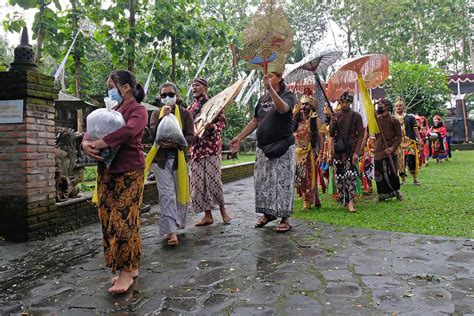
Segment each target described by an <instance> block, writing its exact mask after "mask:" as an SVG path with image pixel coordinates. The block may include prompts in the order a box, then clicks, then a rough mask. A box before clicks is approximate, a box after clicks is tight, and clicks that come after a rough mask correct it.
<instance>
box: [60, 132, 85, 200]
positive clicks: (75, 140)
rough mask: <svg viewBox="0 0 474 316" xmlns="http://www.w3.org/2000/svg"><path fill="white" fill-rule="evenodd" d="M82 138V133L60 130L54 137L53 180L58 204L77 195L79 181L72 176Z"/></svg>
mask: <svg viewBox="0 0 474 316" xmlns="http://www.w3.org/2000/svg"><path fill="white" fill-rule="evenodd" d="M83 136H84V135H83V134H82V133H77V132H75V131H73V130H67V129H60V130H59V131H58V134H57V135H56V164H55V167H56V173H55V180H56V201H58V202H59V201H64V200H66V199H68V198H73V197H77V196H78V194H79V187H78V184H79V179H78V178H76V177H74V176H73V170H74V166H75V163H76V159H77V156H78V153H80V145H81V142H82V138H83Z"/></svg>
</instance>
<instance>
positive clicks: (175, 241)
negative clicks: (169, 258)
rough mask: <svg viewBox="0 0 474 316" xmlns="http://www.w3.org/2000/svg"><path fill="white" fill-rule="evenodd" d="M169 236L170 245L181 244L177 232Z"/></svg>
mask: <svg viewBox="0 0 474 316" xmlns="http://www.w3.org/2000/svg"><path fill="white" fill-rule="evenodd" d="M169 236H170V238H168V246H177V245H178V244H179V241H178V236H177V235H176V234H175V233H172V234H170V235H169Z"/></svg>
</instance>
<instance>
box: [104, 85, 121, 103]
mask: <svg viewBox="0 0 474 316" xmlns="http://www.w3.org/2000/svg"><path fill="white" fill-rule="evenodd" d="M107 94H108V95H109V98H110V99H111V100H113V101H117V104H120V103H122V100H123V99H122V96H121V95H120V93H119V91H118V89H117V88H113V89H110V90H109V91H107Z"/></svg>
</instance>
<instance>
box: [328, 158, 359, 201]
mask: <svg viewBox="0 0 474 316" xmlns="http://www.w3.org/2000/svg"><path fill="white" fill-rule="evenodd" d="M334 174H335V177H336V187H337V193H338V196H339V203H340V204H341V205H347V204H349V202H350V201H354V198H355V195H356V181H357V169H356V166H355V165H354V164H353V163H352V161H351V159H345V160H338V159H334Z"/></svg>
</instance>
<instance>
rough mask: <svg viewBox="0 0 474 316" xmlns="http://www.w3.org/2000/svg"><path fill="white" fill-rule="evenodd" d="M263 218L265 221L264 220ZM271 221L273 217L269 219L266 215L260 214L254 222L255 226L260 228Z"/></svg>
mask: <svg viewBox="0 0 474 316" xmlns="http://www.w3.org/2000/svg"><path fill="white" fill-rule="evenodd" d="M265 219H266V220H267V221H264V220H265ZM271 221H274V219H269V218H268V217H265V216H261V217H259V218H258V220H257V223H255V228H262V227H263V226H265V225H267V224H268V223H270V222H271Z"/></svg>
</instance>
